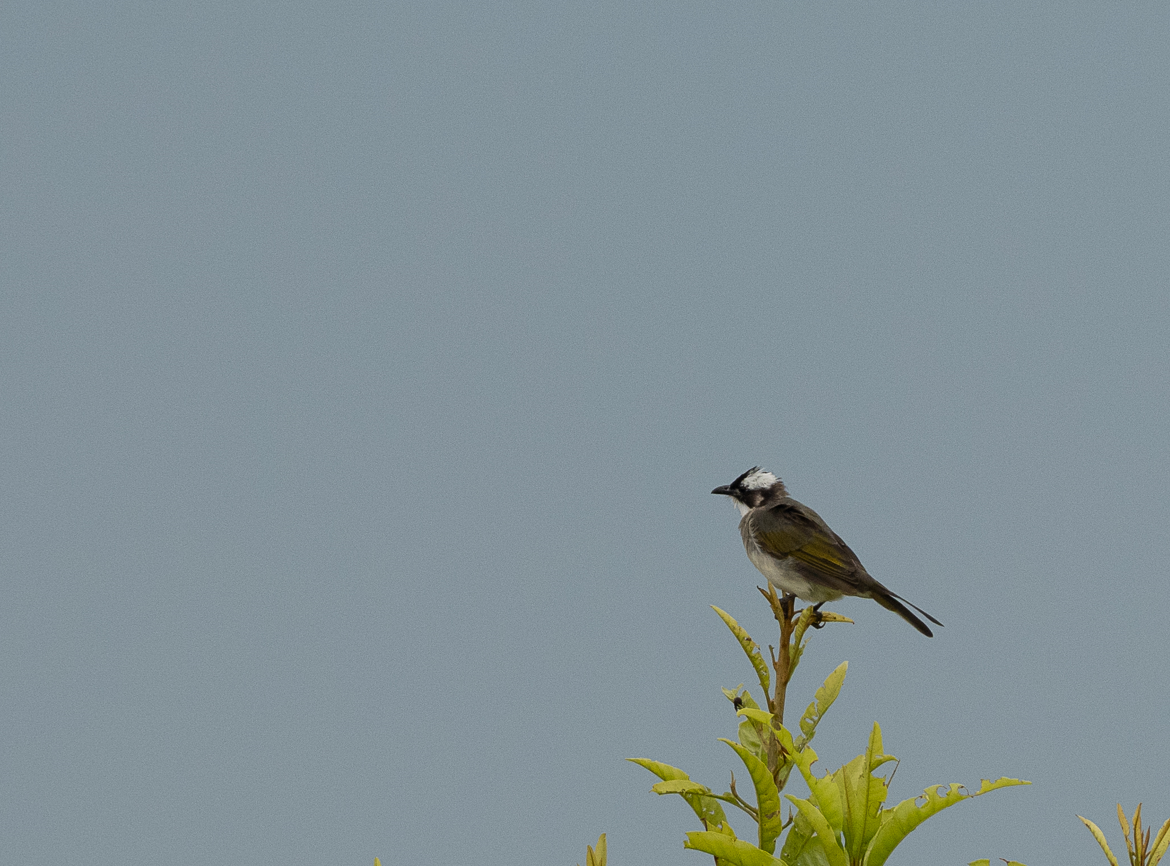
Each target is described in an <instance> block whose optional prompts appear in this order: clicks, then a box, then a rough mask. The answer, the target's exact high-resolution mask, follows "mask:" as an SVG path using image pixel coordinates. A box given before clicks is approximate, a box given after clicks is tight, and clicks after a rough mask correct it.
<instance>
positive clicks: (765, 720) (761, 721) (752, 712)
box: [735, 707, 775, 726]
mask: <svg viewBox="0 0 1170 866" xmlns="http://www.w3.org/2000/svg"><path fill="white" fill-rule="evenodd" d="M735 714H736V715H737V716H743V717H744V718H745V719H751V720H752V721H753V722H755V723H756V724H757V725H769V726H770V725H771V724H772V719H773V718H775V716H773V715H772V714H771V713H766V712H764V711H763V710H761V709H757V708H753V707H741V708H740V709H738V710H736V711H735Z"/></svg>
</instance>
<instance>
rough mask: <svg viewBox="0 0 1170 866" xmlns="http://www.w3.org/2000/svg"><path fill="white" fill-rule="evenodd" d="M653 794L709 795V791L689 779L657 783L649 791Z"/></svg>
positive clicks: (704, 786)
mask: <svg viewBox="0 0 1170 866" xmlns="http://www.w3.org/2000/svg"><path fill="white" fill-rule="evenodd" d="M650 790H651V791H653V792H654V793H655V794H710V793H711V789H710V788H708V787H707V786H706V785H700V784H699V783H698V782H692V781H691V780H690V779H671V780H670V781H669V782H659V783H658V784H657V785H654V786H653V787H652V788H651V789H650Z"/></svg>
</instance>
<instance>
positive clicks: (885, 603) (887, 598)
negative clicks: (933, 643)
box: [873, 586, 942, 637]
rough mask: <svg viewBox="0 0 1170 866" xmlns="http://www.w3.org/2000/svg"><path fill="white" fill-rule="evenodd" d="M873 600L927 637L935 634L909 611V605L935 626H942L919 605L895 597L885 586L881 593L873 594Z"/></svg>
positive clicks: (898, 596) (900, 597)
mask: <svg viewBox="0 0 1170 866" xmlns="http://www.w3.org/2000/svg"><path fill="white" fill-rule="evenodd" d="M873 600H874V601H876V602H877V603H878V604H880V605H881V606H882V607H884V608H885V609H886V610H892V611H893V612H894V613H896V614H897V615H898V616H900V617H902V619H904V620H906V622H908V623H910V625H912V626H914V627H915V628H916V629H918V630H919V631H920V632H922V633H923V634H924V635H926V636H927V637H934V632H932V631H931V630H930V629H929V628H927V626H926V623H924V622H923V621H922V620H920V619H919V618H918V617H916V616H915V615H914V614H912V613H911V612H910V611H909V610H907V609H906V606H907V605H910V607H912V608H914V609H915V610H916V611H918V612H919V613H920V614H922V615H923V616H924V617H926V618H927V619H928V620H930V621H931V622H933V623H934V624H935V625H942V623H941V622H939V621H938V620H937V619H935V618H934V617H933V616H931V615H930V614H928V613H927V612H926V611H924V610H923V609H922V608H920V607H918V606H917V605H913V604H910V602H908V601H906V599H904V598H902V596H900V595H894V594H893V593H892V592H890V591H889V590H888V589H886V588H885V587H884V586H883V587H882V589H881V591H880V592H875V593H874V594H873Z"/></svg>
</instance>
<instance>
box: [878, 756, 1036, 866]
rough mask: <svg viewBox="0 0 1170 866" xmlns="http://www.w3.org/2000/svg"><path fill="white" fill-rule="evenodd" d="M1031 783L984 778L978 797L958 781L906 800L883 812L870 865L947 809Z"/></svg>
mask: <svg viewBox="0 0 1170 866" xmlns="http://www.w3.org/2000/svg"><path fill="white" fill-rule="evenodd" d="M1030 784H1032V783H1031V782H1024V781H1022V780H1020V779H1009V778H1007V777H1004V778H1001V779H997V780H995V781H994V782H991V781H988V780H987V779H984V780H983V783H982V784H981V785H980V786H979V790H978V791H976V792H975V793H974V794H971V793H964V789H963V786H962V785H960V784H958V783H954V782H953V783H951V784H950V785H949V786H944V785H932V786H931V787H929V788H927V789H926V790H925V791H923V792H922V796H921V797H912V798H911V799H909V800H903V801H902V802H901V803H899V804H898V805H897V806H895V807H894V808H893V809H886V810H885V811H883V812H882V825H881V827H880V828H879V829H878V831H877V834H876V835H875V836H874V837H873V841H872V842H870V844H869V850H868V851H866V855H865V863H866V866H882V864H883V863H885V862H886V859H887V858H888V857H889V856H890V854H891V853H893V850H894V849H895V848H896V847H897V846H898V844H899V843H900V842H901V841H902V840H903V839H905V838H906V836H908V835H909V834H910V832H911V831H913V830H914V829H915V828H916V827H917V826H918V825H919V824H921V823H922V822H923V821H925V820H926V819H927V818H929V817H931V816H932V815H936V814H938V813H939V812H941V811H942V810H943V809H946V808H947V807H949V806H953V805H954V804H955V803H958V802H960V801H961V800H969V799H971V798H972V797H978V796H980V795H981V794H986V793H987V792H988V791H995V790H997V789H999V788H1010V787H1012V786H1015V785H1030ZM940 788H945V789H946V793H945V794H940V793H939V789H940ZM922 799H925V801H926V802H925V803H922V804H921V805H920V804H919V803H918V801H919V800H922Z"/></svg>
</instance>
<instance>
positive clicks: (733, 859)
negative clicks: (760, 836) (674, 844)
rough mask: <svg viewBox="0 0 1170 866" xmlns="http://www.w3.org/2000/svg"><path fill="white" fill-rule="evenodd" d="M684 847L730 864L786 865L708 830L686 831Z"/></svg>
mask: <svg viewBox="0 0 1170 866" xmlns="http://www.w3.org/2000/svg"><path fill="white" fill-rule="evenodd" d="M683 847H684V848H690V849H692V850H694V851H702V852H704V853H705V854H711V855H713V856H714V857H716V858H718V860H720V861H721V862H724V863H730V864H732V866H786V864H785V863H784V861H783V860H779V859H777V858H776V857H773V856H772V855H771V854H769V853H768V852H767V851H763V850H761V849H759V848H757V847H756V846H755V845H751V844H749V843H747V842H744V841H743V840H742V839H733V838H731V837H730V836H724V835H723V834H722V833H716V832H713V831H710V830H707V831H698V832H694V833H687V841H685V842H683Z"/></svg>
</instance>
